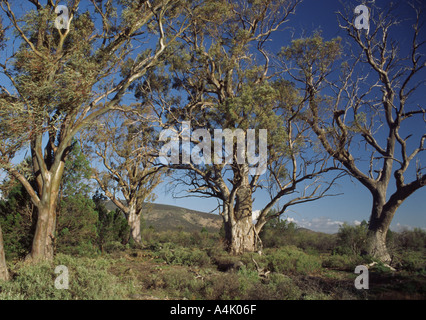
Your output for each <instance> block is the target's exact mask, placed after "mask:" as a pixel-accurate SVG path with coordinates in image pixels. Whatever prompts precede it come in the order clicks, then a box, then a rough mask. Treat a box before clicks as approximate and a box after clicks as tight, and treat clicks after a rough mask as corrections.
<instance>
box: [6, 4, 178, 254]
mask: <svg viewBox="0 0 426 320" xmlns="http://www.w3.org/2000/svg"><path fill="white" fill-rule="evenodd" d="M178 3H179V2H178V1H168V0H165V1H148V0H147V1H138V2H134V1H121V2H120V4H114V5H113V4H112V3H111V1H95V0H93V1H91V5H90V6H88V9H87V11H86V12H84V13H83V12H81V11H79V10H78V8H79V6H81V5H82V3H80V1H78V0H74V1H71V2H70V3H69V4H68V12H69V28H68V29H60V30H58V29H56V28H55V24H54V21H55V20H56V18H57V14H56V13H55V4H54V3H53V1H47V4H46V5H42V4H41V3H40V2H39V1H38V0H30V1H28V3H26V4H25V5H27V6H26V7H25V6H24V8H28V10H27V11H26V12H25V10H24V15H23V16H22V17H17V16H16V13H17V12H22V10H17V9H16V8H13V4H12V3H11V2H10V1H1V3H0V5H1V9H2V10H3V14H4V16H5V17H7V19H8V21H9V24H10V27H11V29H13V30H14V32H16V34H17V36H18V39H19V41H20V43H19V48H18V49H17V51H16V52H15V53H14V54H13V55H11V56H9V57H7V58H6V59H5V60H3V61H2V64H1V65H0V67H1V69H2V72H3V74H4V75H6V76H7V78H8V79H9V80H10V83H9V85H10V87H13V91H12V90H8V89H6V88H5V87H2V97H1V98H0V109H1V111H0V118H1V130H0V132H1V139H0V140H1V141H0V164H1V167H2V168H3V169H5V170H6V171H7V172H8V173H9V174H10V175H12V176H13V177H14V178H16V179H17V180H19V181H20V182H21V183H22V185H23V186H24V187H25V189H26V190H27V192H28V194H29V195H30V197H31V200H32V202H33V204H34V205H35V206H36V208H37V213H38V214H37V224H36V230H35V235H34V240H33V245H32V249H31V253H30V254H29V255H28V259H31V260H33V261H38V260H44V259H52V258H53V253H54V239H55V226H56V211H57V208H56V207H57V201H58V193H59V188H60V182H61V179H62V175H63V172H64V164H65V160H66V157H67V155H68V153H69V151H70V147H71V142H72V138H73V137H74V136H75V135H76V134H77V133H78V132H79V131H80V130H81V129H82V128H84V127H85V126H87V124H88V123H91V122H93V121H94V120H95V119H96V118H97V117H98V116H100V115H102V114H104V113H106V112H108V111H109V110H111V109H113V108H114V107H116V106H118V105H119V104H120V102H121V99H122V97H123V95H124V94H125V92H126V91H127V89H128V87H129V86H130V85H131V84H132V83H133V82H134V81H135V80H136V79H139V78H140V77H142V76H143V75H144V74H145V73H146V72H147V70H149V69H150V68H153V67H154V66H155V65H156V63H157V62H158V61H159V60H160V58H161V56H162V54H163V53H164V52H165V50H166V48H167V47H168V45H169V44H170V43H172V42H173V39H174V36H173V35H170V34H169V35H167V34H166V30H167V26H168V25H169V24H173V30H174V31H176V32H177V33H179V32H181V31H182V30H183V29H182V28H184V27H183V25H184V21H185V20H184V19H183V18H179V19H175V18H177V17H180V15H181V13H182V11H181V10H180V9H179V5H178ZM119 5H120V6H121V7H120V9H122V10H121V11H119V10H118V9H119V8H118V6H119ZM16 6H18V4H16ZM28 6H31V9H32V10H31V11H30V10H29V9H30V8H29V7H28ZM118 12H121V16H119V17H118V18H115V17H116V15H118ZM95 21H98V22H97V23H99V22H101V24H99V25H95ZM148 40H149V41H148ZM135 43H136V45H135ZM140 43H150V44H151V46H149V45H148V44H146V47H145V48H141V47H139V44H140ZM132 45H134V46H133V47H132ZM135 48H136V49H135ZM134 50H137V52H136V53H135V52H134ZM124 65H125V67H123V66H124ZM28 145H29V148H30V155H31V158H32V166H33V168H34V170H33V171H32V172H31V173H30V175H28V174H27V172H24V171H23V170H22V168H21V167H17V166H16V165H14V159H15V156H16V155H18V153H19V151H21V150H24V149H25V148H27V146H28ZM30 176H31V178H32V179H34V180H35V185H32V184H31V183H30V182H29V177H30Z"/></svg>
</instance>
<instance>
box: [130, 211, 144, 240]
mask: <svg viewBox="0 0 426 320" xmlns="http://www.w3.org/2000/svg"><path fill="white" fill-rule="evenodd" d="M127 222H128V224H129V226H130V236H131V237H132V239H133V241H134V242H135V243H137V244H142V236H141V213H140V211H139V212H137V210H136V205H131V206H130V208H129V213H128V215H127Z"/></svg>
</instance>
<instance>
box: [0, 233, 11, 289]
mask: <svg viewBox="0 0 426 320" xmlns="http://www.w3.org/2000/svg"><path fill="white" fill-rule="evenodd" d="M0 280H4V281H7V280H9V272H8V270H7V265H6V257H5V253H4V246H3V233H2V231H1V226H0Z"/></svg>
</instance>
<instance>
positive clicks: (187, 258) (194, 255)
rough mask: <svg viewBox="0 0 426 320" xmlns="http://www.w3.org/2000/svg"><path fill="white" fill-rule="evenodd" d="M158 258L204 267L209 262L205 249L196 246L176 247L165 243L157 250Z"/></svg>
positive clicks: (170, 262) (169, 262)
mask: <svg viewBox="0 0 426 320" xmlns="http://www.w3.org/2000/svg"><path fill="white" fill-rule="evenodd" d="M158 256H159V258H161V259H163V260H164V261H165V262H167V263H168V264H179V265H187V266H198V267H204V266H206V265H208V264H210V258H209V256H208V255H207V253H206V252H205V251H202V250H200V249H198V248H184V247H176V246H175V245H174V244H170V243H165V244H163V246H162V247H161V249H160V250H159V251H158Z"/></svg>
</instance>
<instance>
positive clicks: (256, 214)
mask: <svg viewBox="0 0 426 320" xmlns="http://www.w3.org/2000/svg"><path fill="white" fill-rule="evenodd" d="M260 212H261V211H260V210H254V211H252V213H251V217H252V219H253V222H254V221H256V220H257V218H259V215H260Z"/></svg>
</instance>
